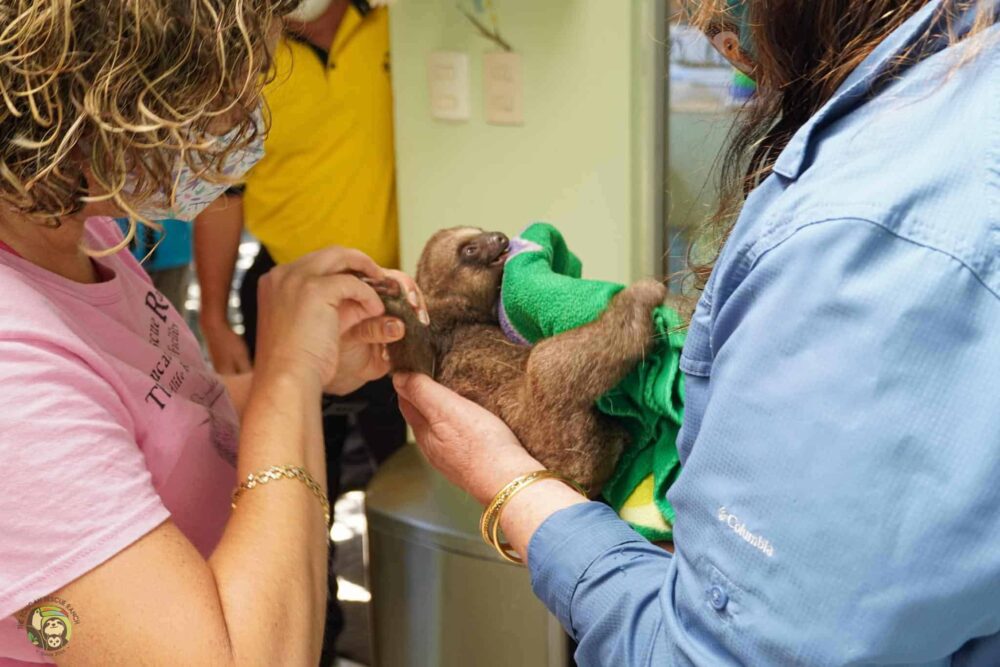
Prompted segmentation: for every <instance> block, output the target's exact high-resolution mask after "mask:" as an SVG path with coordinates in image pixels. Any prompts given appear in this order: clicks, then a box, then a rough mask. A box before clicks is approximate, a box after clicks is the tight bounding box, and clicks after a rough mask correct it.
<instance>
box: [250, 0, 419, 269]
mask: <svg viewBox="0 0 1000 667" xmlns="http://www.w3.org/2000/svg"><path fill="white" fill-rule="evenodd" d="M274 62H275V64H274V67H275V77H274V79H273V80H272V81H271V82H270V83H269V84H268V85H267V86H266V88H265V89H264V97H265V99H266V101H267V106H268V109H269V111H270V118H271V130H270V134H269V135H268V137H267V140H266V141H265V142H264V149H265V155H264V159H263V160H261V162H259V163H258V164H257V165H256V166H255V167H254V168H253V170H252V171H251V172H250V173H249V174H248V175H247V177H246V191H245V193H244V195H243V216H244V223H245V224H246V227H247V229H249V230H250V233H252V234H253V235H254V236H256V237H257V238H258V239H259V240H260V241H261V243H263V244H264V245H265V246H266V247H267V249H268V250H269V251H270V253H271V255H272V256H273V257H274V259H275V261H276V262H278V263H283V262H290V261H293V260H295V259H297V258H299V257H301V256H302V255H305V254H306V253H309V252H312V251H314V250H318V249H319V248H323V247H325V246H329V245H334V244H336V245H342V246H347V247H351V248H357V249H359V250H361V251H362V252H365V253H366V254H368V255H370V256H371V257H372V258H373V259H374V260H375V261H376V262H378V263H379V264H380V265H382V266H385V267H390V268H391V267H396V266H397V265H398V263H399V231H398V228H397V220H396V182H395V159H394V154H393V127H392V90H391V87H390V80H389V19H388V13H387V11H386V9H385V8H384V7H380V8H377V9H374V10H373V11H372V12H371V13H370V14H369V15H368V16H367V17H365V18H364V19H362V18H361V16H360V14H358V12H357V11H356V10H355V9H354V8H353V7H351V8H349V9H348V10H347V12H346V13H345V14H344V18H343V20H342V22H341V25H340V27H339V28H338V30H337V35H336V37H335V38H334V41H333V45H332V46H331V48H330V58H329V63H328V64H324V63H323V62H321V60H320V58H319V57H318V56H317V53H316V52H315V51H314V50H313V48H312V47H311V46H310V45H308V44H305V43H301V42H298V41H295V40H293V39H290V38H285V39H283V40H282V42H281V43H280V44H279V45H278V47H277V49H276V51H275V54H274Z"/></svg>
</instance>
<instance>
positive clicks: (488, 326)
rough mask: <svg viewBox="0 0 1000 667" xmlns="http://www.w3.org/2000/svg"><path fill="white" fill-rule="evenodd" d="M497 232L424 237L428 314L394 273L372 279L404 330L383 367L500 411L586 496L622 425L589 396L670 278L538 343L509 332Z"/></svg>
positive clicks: (634, 337)
mask: <svg viewBox="0 0 1000 667" xmlns="http://www.w3.org/2000/svg"><path fill="white" fill-rule="evenodd" d="M508 249H509V242H508V239H507V237H506V236H504V235H503V234H502V233H500V232H485V231H483V230H481V229H477V228H471V227H457V228H452V229H445V230H442V231H439V232H437V233H436V234H434V235H433V236H432V237H431V239H430V240H429V241H428V242H427V245H426V246H425V247H424V250H423V253H422V254H421V257H420V261H419V263H418V266H417V274H416V282H417V285H418V286H419V287H420V289H421V291H422V292H423V294H424V298H425V299H426V302H427V310H428V313H429V314H430V320H431V323H430V325H429V326H425V325H423V324H421V323H420V322H419V320H418V319H417V317H416V315H415V313H414V312H413V309H412V308H411V307H410V305H409V304H408V303H407V302H406V300H405V299H404V298H403V297H402V295H401V294H400V289H399V286H398V284H397V283H395V282H394V281H385V282H381V283H372V285H373V286H374V287H375V288H376V291H377V292H378V293H379V295H380V296H381V298H382V300H383V302H384V303H385V305H386V312H387V314H389V315H393V316H396V317H399V318H400V319H402V320H403V321H404V323H405V325H406V336H405V337H404V338H403V339H402V340H401V341H399V342H397V343H392V344H390V345H389V346H388V352H389V359H390V365H391V369H392V372H422V373H426V374H427V375H430V376H431V377H433V378H434V379H436V380H437V381H438V382H440V383H441V384H443V385H444V386H446V387H448V388H449V389H451V390H453V391H455V392H456V393H458V394H460V395H462V396H464V397H465V398H467V399H470V400H472V401H474V402H475V403H478V404H479V405H481V406H482V407H484V408H486V409H487V410H489V411H490V412H492V413H493V414H495V415H497V416H498V417H500V419H502V420H503V421H504V422H505V423H506V424H507V425H508V426H509V427H510V429H511V430H512V431H513V432H514V434H515V435H516V436H517V437H518V439H519V440H520V441H521V443H522V444H523V445H524V447H525V449H527V450H528V452H530V453H531V454H532V456H534V457H535V458H536V459H538V461H539V462H540V463H542V465H544V466H545V467H546V468H548V469H550V470H555V471H557V472H560V473H562V474H564V475H566V476H567V477H569V478H571V479H573V480H576V481H577V482H578V483H580V484H581V485H582V486H583V487H584V488H586V489H587V490H588V493H589V495H590V497H592V498H593V497H596V496H597V495H599V493H600V490H601V487H602V486H603V485H604V483H605V482H606V481H607V480H608V478H610V476H611V474H612V473H613V472H614V469H615V465H616V463H617V461H618V458H619V456H620V455H621V453H622V451H623V449H624V448H625V446H626V445H627V443H628V434H627V432H626V430H625V429H624V427H622V426H621V425H620V424H618V423H616V422H615V421H614V420H613V419H612V418H610V417H608V416H606V415H603V414H601V413H600V412H598V411H597V409H596V408H595V407H594V404H595V402H596V401H597V399H598V398H599V397H600V396H601V395H603V394H604V393H606V392H608V391H609V390H611V389H612V388H613V387H614V386H615V385H617V384H618V383H619V382H621V381H622V380H623V379H624V378H625V376H626V375H628V374H629V373H630V372H631V371H632V370H633V368H635V366H636V364H637V363H638V362H639V361H641V360H642V359H643V357H644V356H645V355H646V354H647V353H648V352H649V350H650V349H651V347H652V345H653V342H654V340H653V338H654V330H653V323H652V318H651V316H650V313H651V311H652V310H653V308H655V307H656V306H658V305H660V304H662V303H664V301H665V299H666V298H667V289H666V287H664V285H662V284H661V283H659V282H657V281H655V280H641V281H639V282H637V283H635V284H633V285H631V286H630V287H627V288H625V289H624V290H622V291H621V292H619V293H618V294H617V295H615V297H614V298H613V299H612V300H611V303H610V304H609V306H608V307H607V309H606V310H605V311H604V312H603V313H602V314H601V315H600V317H598V318H597V319H596V320H594V321H593V322H591V323H589V324H585V325H583V326H581V327H578V328H576V329H572V330H570V331H566V332H564V333H561V334H558V335H555V336H552V337H551V338H546V339H545V340H542V341H539V342H538V343H537V344H536V345H533V346H527V345H519V344H516V343H513V342H511V341H509V340H508V339H507V338H506V337H505V336H504V333H503V331H502V330H501V328H500V325H499V321H498V319H497V301H498V299H499V296H500V283H501V280H502V278H503V266H504V260H505V259H506V255H507V252H508Z"/></svg>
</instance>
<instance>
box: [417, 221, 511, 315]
mask: <svg viewBox="0 0 1000 667" xmlns="http://www.w3.org/2000/svg"><path fill="white" fill-rule="evenodd" d="M509 248H510V241H509V240H508V238H507V236H506V235H504V234H503V233H501V232H485V231H483V230H481V229H478V228H475V227H456V228H453V229H445V230H442V231H440V232H438V233H436V234H435V235H434V236H432V237H431V239H430V241H428V242H427V245H426V246H425V247H424V252H423V254H422V255H421V256H420V263H419V266H418V268H417V284H418V285H420V289H421V290H423V292H424V294H425V295H426V296H427V297H428V298H453V299H454V298H456V297H457V298H458V299H460V300H462V301H464V305H465V307H466V308H467V309H468V310H469V315H470V318H472V317H474V316H481V315H483V314H485V313H492V312H493V309H494V307H495V305H496V300H497V297H498V296H499V293H500V281H501V279H502V278H503V265H504V260H505V259H506V257H507V251H508V250H509Z"/></svg>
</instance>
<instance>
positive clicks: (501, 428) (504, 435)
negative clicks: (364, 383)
mask: <svg viewBox="0 0 1000 667" xmlns="http://www.w3.org/2000/svg"><path fill="white" fill-rule="evenodd" d="M393 383H394V384H395V386H396V391H397V392H398V394H399V407H400V409H401V410H402V412H403V416H404V417H406V421H407V422H409V424H410V426H411V427H412V428H413V432H414V434H415V435H416V437H417V443H418V444H419V445H420V449H421V450H422V451H423V453H424V455H425V456H426V457H427V459H428V460H429V461H430V463H431V465H433V466H434V467H435V468H437V469H438V470H440V471H441V472H442V473H444V475H445V477H447V478H448V479H449V480H450V481H451V482H452V483H453V484H455V485H456V486H459V487H460V488H462V489H464V490H465V491H467V492H468V493H469V494H470V495H472V496H473V497H475V498H476V500H478V501H479V502H480V503H482V504H484V505H485V504H486V503H488V502H489V501H490V500H491V499H492V498H493V496H494V495H496V493H497V492H498V491H499V490H500V489H501V488H503V487H504V485H506V484H507V483H508V482H510V481H511V480H513V479H514V478H515V477H517V476H519V475H523V474H525V473H528V472H532V471H535V470H540V469H542V468H543V467H544V466H542V465H541V464H540V463H539V462H538V461H536V460H535V459H534V458H533V457H532V456H531V455H530V454H529V453H528V452H527V451H525V449H524V447H522V446H521V443H520V442H518V440H517V437H516V436H515V435H514V433H513V432H511V430H510V429H509V428H508V427H507V425H506V424H504V423H503V421H501V420H500V418H499V417H497V416H495V415H494V414H493V413H491V412H489V411H488V410H486V409H484V408H482V407H480V406H479V405H477V404H475V403H473V402H472V401H469V400H467V399H465V398H462V397H461V396H459V395H458V394H456V393H455V392H453V391H451V390H450V389H447V388H445V387H443V386H441V385H440V384H438V383H437V382H435V381H434V380H432V379H430V378H429V377H427V376H426V375H420V374H398V375H396V376H395V377H394V378H393Z"/></svg>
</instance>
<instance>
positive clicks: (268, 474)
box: [233, 466, 330, 528]
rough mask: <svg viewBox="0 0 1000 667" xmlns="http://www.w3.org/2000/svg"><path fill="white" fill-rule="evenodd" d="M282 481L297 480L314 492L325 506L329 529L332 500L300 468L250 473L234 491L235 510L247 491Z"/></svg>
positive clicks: (280, 468) (282, 468)
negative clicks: (271, 482) (273, 481)
mask: <svg viewBox="0 0 1000 667" xmlns="http://www.w3.org/2000/svg"><path fill="white" fill-rule="evenodd" d="M281 479H297V480H299V481H300V482H302V483H303V484H305V485H306V488H307V489H309V490H310V491H312V494H313V495H314V496H316V498H317V499H318V500H319V502H320V505H322V506H323V517H324V518H325V519H326V527H327V528H329V527H330V500H329V499H328V498H327V497H326V493H324V492H323V489H322V487H320V485H319V484H317V483H316V480H314V479H313V478H312V476H311V475H310V474H309V473H307V472H306V471H305V470H304V469H302V468H300V467H299V466H271V467H270V468H268V469H267V470H261V471H260V472H258V473H256V474H254V473H250V474H249V475H247V479H246V481H245V482H240V485H239V486H237V487H236V488H235V489H233V509H236V501H238V500H239V499H240V496H242V495H243V493H244V492H245V491H249V490H250V489H253V488H256V487H257V486H259V485H261V484H267V483H268V482H270V481H271V480H281Z"/></svg>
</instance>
